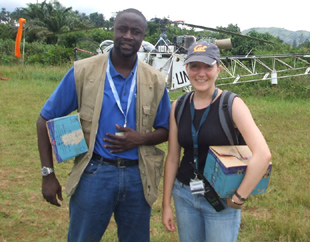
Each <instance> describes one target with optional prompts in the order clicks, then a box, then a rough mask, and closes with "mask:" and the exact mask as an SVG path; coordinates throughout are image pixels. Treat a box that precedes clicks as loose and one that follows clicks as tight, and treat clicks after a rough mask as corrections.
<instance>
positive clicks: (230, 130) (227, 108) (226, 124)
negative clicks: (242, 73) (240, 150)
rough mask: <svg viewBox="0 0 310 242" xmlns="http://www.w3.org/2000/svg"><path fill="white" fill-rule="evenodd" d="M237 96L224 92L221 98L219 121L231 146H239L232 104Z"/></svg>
mask: <svg viewBox="0 0 310 242" xmlns="http://www.w3.org/2000/svg"><path fill="white" fill-rule="evenodd" d="M236 96H237V94H235V93H233V92H229V91H227V90H224V91H223V93H222V96H221V98H220V108H219V119H220V123H221V126H222V128H223V130H224V133H225V134H226V137H227V139H228V141H229V143H230V144H231V145H237V144H238V143H239V142H238V135H237V133H236V129H235V127H234V122H233V119H232V103H233V100H234V98H235V97H236Z"/></svg>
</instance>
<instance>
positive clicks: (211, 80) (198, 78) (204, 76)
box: [186, 62, 221, 91]
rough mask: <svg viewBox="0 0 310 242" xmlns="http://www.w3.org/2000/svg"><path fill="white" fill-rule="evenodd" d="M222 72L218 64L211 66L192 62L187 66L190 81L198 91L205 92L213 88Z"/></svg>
mask: <svg viewBox="0 0 310 242" xmlns="http://www.w3.org/2000/svg"><path fill="white" fill-rule="evenodd" d="M220 70H221V67H220V66H218V65H217V64H215V65H213V66H210V65H207V64H205V63H203V62H190V63H188V64H187V65H186V71H187V75H188V77H189V80H190V82H191V84H192V86H193V88H194V89H195V90H197V91H204V90H207V89H209V88H210V87H213V86H214V85H215V81H216V79H217V77H218V75H219V73H220Z"/></svg>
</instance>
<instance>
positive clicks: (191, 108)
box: [190, 88, 218, 170]
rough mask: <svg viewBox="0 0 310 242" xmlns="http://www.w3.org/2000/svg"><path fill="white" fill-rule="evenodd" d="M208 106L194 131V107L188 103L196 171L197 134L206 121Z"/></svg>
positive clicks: (215, 92) (213, 97)
mask: <svg viewBox="0 0 310 242" xmlns="http://www.w3.org/2000/svg"><path fill="white" fill-rule="evenodd" d="M217 92H218V89H217V88H215V90H214V93H213V96H212V100H211V103H212V102H213V100H214V99H215V97H216V95H217ZM211 103H210V105H209V106H208V107H207V108H206V110H205V111H204V113H203V115H202V117H201V120H200V123H199V126H198V130H197V131H196V129H195V126H194V114H195V107H194V102H193V100H191V103H190V110H191V118H192V137H193V143H194V164H195V166H196V169H197V170H198V133H199V130H200V127H201V126H202V124H203V123H204V121H205V120H206V119H207V117H208V114H209V111H210V106H211Z"/></svg>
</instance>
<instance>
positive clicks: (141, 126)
mask: <svg viewBox="0 0 310 242" xmlns="http://www.w3.org/2000/svg"><path fill="white" fill-rule="evenodd" d="M107 61H108V54H101V55H97V56H94V57H91V58H87V59H83V60H79V61H77V62H75V63H74V78H75V84H76V91H77V96H78V112H79V114H80V120H81V124H82V128H83V132H84V135H85V139H86V143H87V145H88V152H87V153H84V154H82V155H79V156H77V157H76V159H75V161H74V166H73V168H72V171H71V172H70V175H69V178H68V181H67V185H66V193H67V195H68V196H71V195H72V194H73V193H74V191H75V189H76V187H77V185H78V182H79V180H80V177H81V175H82V173H83V171H84V169H85V167H86V166H87V164H88V162H89V161H90V159H91V157H92V154H93V150H94V145H95V139H96V134H97V129H98V125H99V124H98V121H99V116H100V112H101V108H102V101H103V94H104V83H105V77H106V68H107ZM164 90H165V80H164V76H163V75H162V73H160V72H159V71H157V70H156V69H154V68H152V67H150V66H149V65H148V64H146V63H144V62H142V61H140V60H139V61H138V68H137V100H136V130H137V131H138V132H140V133H148V132H152V128H153V124H154V120H155V117H156V113H157V109H158V105H159V103H160V101H161V98H162V96H163V94H164ZM138 150H139V169H140V175H141V180H142V184H143V189H144V196H145V199H146V201H147V202H148V203H149V205H152V204H153V203H154V202H155V201H156V199H157V195H158V185H159V182H160V179H161V175H162V171H163V160H164V155H165V153H164V151H162V150H160V149H158V148H157V147H155V146H140V147H139V148H138Z"/></svg>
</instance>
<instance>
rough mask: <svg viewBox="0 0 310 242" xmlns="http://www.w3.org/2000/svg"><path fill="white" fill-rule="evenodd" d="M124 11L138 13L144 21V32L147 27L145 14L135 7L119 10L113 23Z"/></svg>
mask: <svg viewBox="0 0 310 242" xmlns="http://www.w3.org/2000/svg"><path fill="white" fill-rule="evenodd" d="M124 13H134V14H137V15H139V16H140V17H141V18H142V19H143V20H144V23H145V32H146V29H147V20H146V18H145V16H144V15H143V13H142V12H140V11H139V10H137V9H135V8H127V9H125V10H123V11H121V12H119V13H118V14H117V15H116V18H115V20H114V23H116V22H117V20H118V18H119V17H120V16H121V15H123V14H124Z"/></svg>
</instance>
